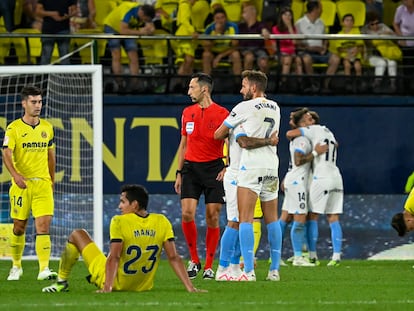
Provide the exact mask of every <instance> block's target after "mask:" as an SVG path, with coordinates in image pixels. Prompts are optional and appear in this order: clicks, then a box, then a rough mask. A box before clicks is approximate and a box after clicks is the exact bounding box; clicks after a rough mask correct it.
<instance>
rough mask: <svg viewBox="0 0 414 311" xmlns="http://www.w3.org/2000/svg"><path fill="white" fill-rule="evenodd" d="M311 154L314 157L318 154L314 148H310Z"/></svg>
mask: <svg viewBox="0 0 414 311" xmlns="http://www.w3.org/2000/svg"><path fill="white" fill-rule="evenodd" d="M312 155H313V157H314V158H316V157H317V156H318V153H317V152H316V150H312Z"/></svg>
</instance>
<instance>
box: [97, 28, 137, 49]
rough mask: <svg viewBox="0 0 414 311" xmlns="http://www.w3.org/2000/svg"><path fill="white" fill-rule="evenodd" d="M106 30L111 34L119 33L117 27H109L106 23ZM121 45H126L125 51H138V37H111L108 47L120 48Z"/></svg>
mask: <svg viewBox="0 0 414 311" xmlns="http://www.w3.org/2000/svg"><path fill="white" fill-rule="evenodd" d="M104 32H105V33H109V34H117V35H119V33H117V32H116V30H115V29H113V28H112V27H109V26H108V25H105V27H104ZM121 45H122V46H123V47H124V49H125V51H127V52H129V51H137V50H138V45H137V40H136V39H109V40H108V48H109V49H110V50H111V51H112V50H119V49H120V48H121Z"/></svg>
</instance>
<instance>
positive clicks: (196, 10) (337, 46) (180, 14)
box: [0, 0, 414, 94]
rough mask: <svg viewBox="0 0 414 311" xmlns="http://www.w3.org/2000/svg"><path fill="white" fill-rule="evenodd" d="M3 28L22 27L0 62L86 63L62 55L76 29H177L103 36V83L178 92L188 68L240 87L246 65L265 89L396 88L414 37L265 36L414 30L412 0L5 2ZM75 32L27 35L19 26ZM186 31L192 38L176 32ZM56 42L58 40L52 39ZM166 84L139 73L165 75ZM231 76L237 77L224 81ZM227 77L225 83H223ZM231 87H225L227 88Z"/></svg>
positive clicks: (408, 66)
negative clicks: (263, 78)
mask: <svg viewBox="0 0 414 311" xmlns="http://www.w3.org/2000/svg"><path fill="white" fill-rule="evenodd" d="M0 16H1V18H0V33H1V32H3V33H4V32H6V33H7V32H8V33H20V34H22V37H21V38H17V37H11V38H8V40H4V41H3V43H2V44H1V45H0V63H3V64H6V65H7V64H16V63H18V64H28V63H29V64H47V63H50V62H54V61H58V62H60V63H61V64H79V63H91V61H92V57H91V53H90V51H88V49H83V50H81V51H78V52H76V53H74V54H72V55H71V56H70V57H67V58H65V59H59V56H60V57H62V56H63V55H65V54H67V53H68V52H69V50H72V51H74V50H76V48H79V47H81V46H82V45H83V44H85V43H86V42H88V41H90V40H88V39H85V38H79V37H78V38H77V37H76V34H90V35H94V34H121V35H136V36H140V35H150V36H152V35H153V36H157V35H175V36H176V37H177V40H168V42H167V40H163V39H155V40H147V39H137V40H136V39H125V40H115V39H108V40H106V39H100V40H98V44H97V46H98V48H97V49H98V56H99V61H100V62H101V63H102V64H103V65H106V66H105V73H106V74H107V77H109V78H107V79H105V83H106V91H107V92H114V93H118V92H124V93H142V92H150V93H151V92H155V93H157V92H159V93H164V92H182V91H184V90H185V89H186V86H187V83H188V80H189V77H190V76H191V74H192V73H194V72H197V71H203V72H205V73H207V74H212V75H213V77H215V78H218V79H220V76H223V77H224V79H223V82H224V83H222V84H221V85H223V89H225V90H231V91H234V90H237V91H238V89H237V88H238V86H239V81H240V73H241V71H242V70H250V69H258V70H260V71H263V72H265V73H266V74H268V75H269V76H270V77H271V78H273V77H274V79H270V80H271V81H270V83H269V89H270V90H271V91H277V92H299V93H310V94H313V93H324V94H328V93H332V92H335V91H344V92H346V93H364V92H370V91H373V92H375V93H395V92H399V93H401V92H405V93H409V91H410V90H411V89H412V88H413V87H414V85H413V83H412V82H411V80H412V79H410V76H411V75H412V74H413V72H414V71H413V70H412V67H414V64H413V62H414V41H411V40H400V41H398V42H396V40H395V41H393V40H354V38H351V39H346V40H345V39H339V40H336V39H330V40H319V39H306V40H292V39H290V38H287V39H280V40H279V39H277V40H274V39H270V38H269V36H270V35H271V34H278V35H283V34H286V35H290V34H306V35H319V34H340V35H348V34H349V35H359V34H369V35H378V36H380V35H388V36H390V35H398V36H408V37H410V36H414V0H403V1H401V2H397V1H396V0H384V2H382V1H375V0H365V1H363V0H338V1H336V2H335V1H332V0H320V1H313V0H310V1H303V0H283V1H261V0H239V1H226V0H169V1H166V0H143V1H128V0H124V1H122V0H100V1H99V4H98V3H97V1H96V0H65V1H59V2H57V1H50V0H16V1H13V0H7V1H2V2H1V5H0ZM33 33H37V34H39V36H41V34H45V35H47V34H49V35H50V34H73V38H59V37H58V38H51V37H42V38H41V39H40V37H39V38H38V39H36V38H32V37H31V38H30V40H27V42H28V43H29V45H30V50H27V47H26V45H27V42H26V41H25V40H24V34H33ZM200 34H203V35H233V34H235V35H236V34H260V35H262V37H263V39H261V40H257V39H256V40H252V39H246V38H244V39H240V40H227V39H220V40H216V39H214V40H213V39H209V40H200V39H199V36H200ZM180 36H191V37H192V38H193V39H192V40H183V39H179V37H180ZM55 42H56V43H57V44H56V45H55ZM165 74H167V76H168V77H170V78H171V79H169V80H168V83H166V84H165V83H164V84H165V85H153V84H148V81H145V79H140V78H139V76H145V75H165ZM228 74H231V75H233V76H234V79H226V77H227V76H228ZM229 80H230V81H229ZM229 86H230V87H229Z"/></svg>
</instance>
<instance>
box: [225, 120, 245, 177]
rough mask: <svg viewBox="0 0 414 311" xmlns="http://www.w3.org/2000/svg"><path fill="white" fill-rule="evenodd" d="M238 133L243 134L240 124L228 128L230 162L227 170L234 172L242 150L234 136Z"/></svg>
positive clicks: (237, 166) (237, 168)
mask: <svg viewBox="0 0 414 311" xmlns="http://www.w3.org/2000/svg"><path fill="white" fill-rule="evenodd" d="M239 135H244V134H243V131H242V130H241V128H240V126H237V127H236V128H233V129H231V130H230V135H229V159H230V163H229V167H228V168H227V170H233V171H235V172H237V171H238V170H239V166H240V156H241V152H242V148H241V147H240V146H239V144H238V143H237V141H236V137H237V136H239Z"/></svg>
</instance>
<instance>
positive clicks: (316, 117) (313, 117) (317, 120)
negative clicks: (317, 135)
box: [309, 110, 321, 124]
mask: <svg viewBox="0 0 414 311" xmlns="http://www.w3.org/2000/svg"><path fill="white" fill-rule="evenodd" d="M309 114H310V115H311V116H312V119H313V120H314V121H315V124H321V118H320V117H319V114H318V113H317V112H316V111H313V110H311V111H309Z"/></svg>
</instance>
